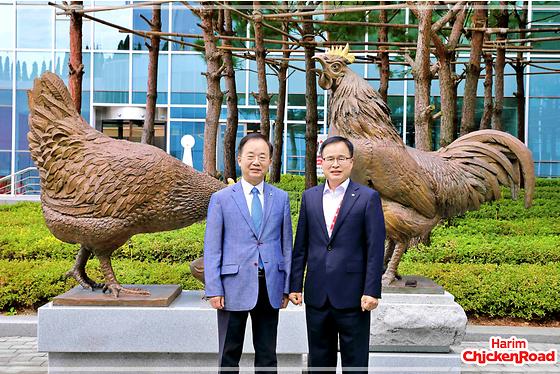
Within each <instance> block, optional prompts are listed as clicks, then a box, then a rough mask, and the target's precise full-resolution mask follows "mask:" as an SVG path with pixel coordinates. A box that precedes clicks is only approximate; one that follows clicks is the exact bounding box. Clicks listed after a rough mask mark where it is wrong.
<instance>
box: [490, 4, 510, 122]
mask: <svg viewBox="0 0 560 374" xmlns="http://www.w3.org/2000/svg"><path fill="white" fill-rule="evenodd" d="M507 5H508V2H507V1H500V14H499V16H498V27H499V28H507V27H508V23H509V13H508V9H507ZM506 37H507V34H498V36H497V40H498V43H499V42H500V40H505V39H506ZM504 43H505V42H504ZM505 66H506V49H505V48H500V47H499V44H498V48H497V51H496V68H495V77H494V96H495V98H496V100H495V102H494V110H493V112H492V128H493V129H494V130H503V123H502V112H503V110H504V69H505Z"/></svg>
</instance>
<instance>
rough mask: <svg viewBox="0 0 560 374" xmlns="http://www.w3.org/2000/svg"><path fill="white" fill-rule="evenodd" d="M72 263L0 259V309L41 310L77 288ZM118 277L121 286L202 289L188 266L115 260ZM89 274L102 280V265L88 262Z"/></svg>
mask: <svg viewBox="0 0 560 374" xmlns="http://www.w3.org/2000/svg"><path fill="white" fill-rule="evenodd" d="M71 267H72V261H67V260H57V261H55V260H49V261H46V260H38V261H17V260H15V261H7V260H0V310H9V309H10V308H16V309H21V308H38V307H39V306H41V305H43V304H45V303H46V302H48V301H50V300H51V299H52V298H53V297H54V296H56V295H59V294H61V293H64V292H66V291H68V290H70V289H71V288H72V287H74V286H76V284H77V283H76V282H75V281H74V279H73V278H66V277H65V273H66V271H68V270H69V269H70V268H71ZM113 268H114V271H115V275H116V277H117V279H118V280H119V282H121V284H179V285H181V287H182V288H183V289H191V290H192V289H202V288H203V287H202V284H201V283H200V282H199V281H197V280H196V279H195V278H194V277H193V276H192V275H191V274H190V269H189V264H188V263H183V264H168V263H149V262H139V261H129V260H116V261H113ZM87 272H88V275H89V276H90V277H91V278H92V279H95V280H96V281H102V280H103V277H102V275H101V272H100V270H99V262H98V261H96V260H92V261H89V262H88V266H87Z"/></svg>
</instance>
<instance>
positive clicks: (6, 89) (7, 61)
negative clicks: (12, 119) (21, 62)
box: [0, 52, 14, 105]
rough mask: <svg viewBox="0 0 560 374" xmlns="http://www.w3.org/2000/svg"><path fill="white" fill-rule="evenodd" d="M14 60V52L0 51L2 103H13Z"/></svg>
mask: <svg viewBox="0 0 560 374" xmlns="http://www.w3.org/2000/svg"><path fill="white" fill-rule="evenodd" d="M13 60H14V54H13V53H11V52H0V105H11V104H12V77H13V74H12V72H13V68H14V63H13Z"/></svg>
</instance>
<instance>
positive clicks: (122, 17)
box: [93, 1, 132, 50]
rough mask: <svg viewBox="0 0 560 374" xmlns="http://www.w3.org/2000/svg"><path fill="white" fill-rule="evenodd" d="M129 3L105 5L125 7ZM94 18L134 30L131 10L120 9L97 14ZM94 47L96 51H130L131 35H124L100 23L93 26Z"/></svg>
mask: <svg viewBox="0 0 560 374" xmlns="http://www.w3.org/2000/svg"><path fill="white" fill-rule="evenodd" d="M125 3H128V2H127V1H114V2H113V1H112V2H110V3H108V2H104V3H103V5H124V4H125ZM94 16H95V17H97V18H100V19H102V20H105V21H108V22H111V23H115V24H117V25H119V26H123V27H126V28H129V29H130V28H132V12H131V10H130V9H118V10H111V11H108V12H95V13H94ZM93 37H94V40H93V45H94V47H95V49H105V50H115V49H116V50H129V48H130V35H129V34H123V33H121V32H119V30H117V29H115V28H114V27H109V26H105V25H103V24H101V23H99V22H95V23H94V24H93Z"/></svg>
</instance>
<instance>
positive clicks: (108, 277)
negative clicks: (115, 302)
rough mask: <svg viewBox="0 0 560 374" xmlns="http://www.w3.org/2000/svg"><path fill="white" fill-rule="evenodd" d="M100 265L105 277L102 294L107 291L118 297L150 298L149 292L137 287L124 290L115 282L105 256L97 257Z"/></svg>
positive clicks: (113, 274) (107, 257)
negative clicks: (121, 295)
mask: <svg viewBox="0 0 560 374" xmlns="http://www.w3.org/2000/svg"><path fill="white" fill-rule="evenodd" d="M97 257H98V258H99V262H100V264H101V271H102V272H103V275H104V276H105V286H104V287H103V292H105V291H109V292H110V293H111V294H113V296H114V297H115V298H116V297H119V294H124V295H136V296H150V292H149V291H146V290H143V289H141V288H137V287H130V288H125V287H123V286H121V285H120V284H119V282H117V278H116V277H115V273H114V272H113V266H111V257H110V256H107V255H101V256H99V255H98V256H97Z"/></svg>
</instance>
